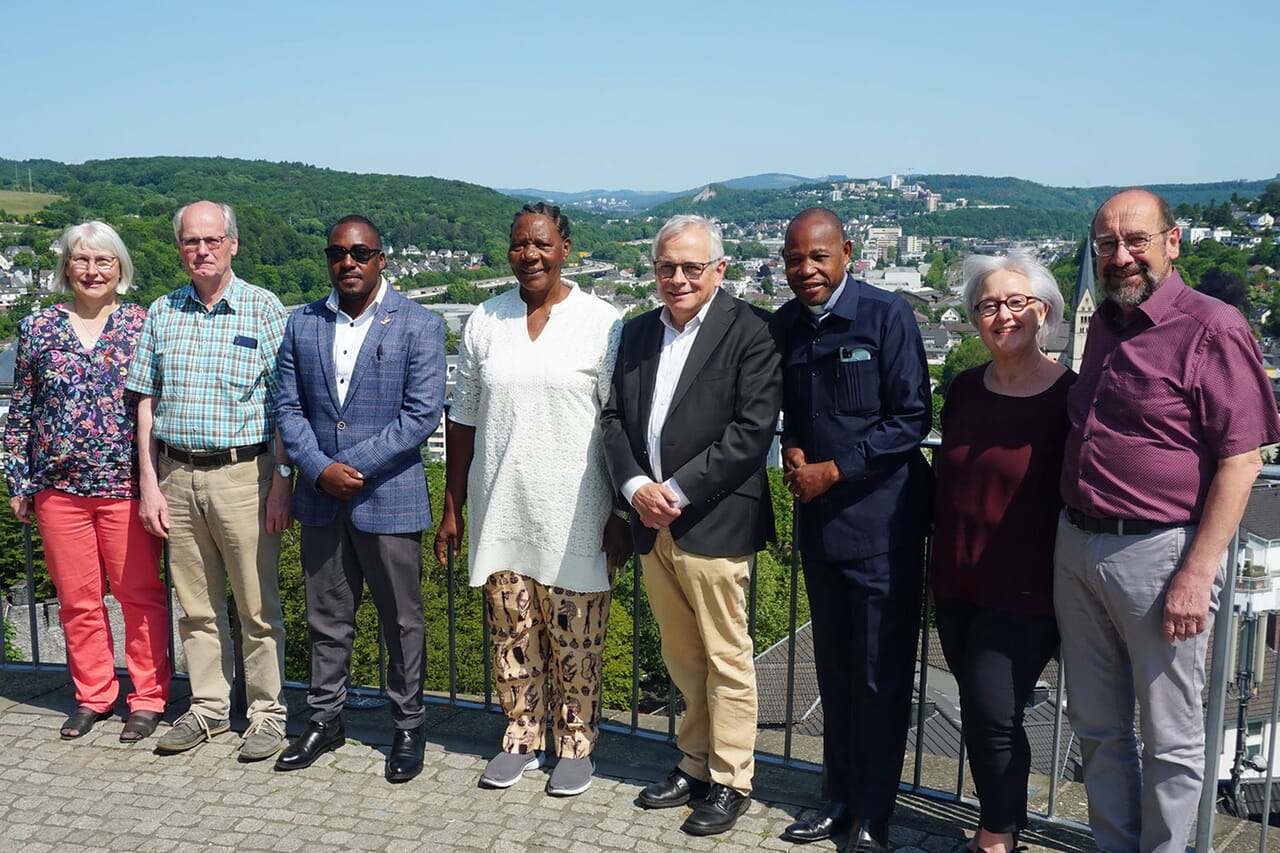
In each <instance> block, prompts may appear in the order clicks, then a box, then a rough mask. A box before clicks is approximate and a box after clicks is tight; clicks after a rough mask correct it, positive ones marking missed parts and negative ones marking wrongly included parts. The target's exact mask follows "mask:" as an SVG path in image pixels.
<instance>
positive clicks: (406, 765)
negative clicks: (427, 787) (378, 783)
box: [387, 726, 425, 782]
mask: <svg viewBox="0 0 1280 853" xmlns="http://www.w3.org/2000/svg"><path fill="white" fill-rule="evenodd" d="M424 740H425V738H424V736H423V733H422V726H418V727H417V728H416V729H396V733H395V736H394V737H392V739H391V754H390V755H389V756H387V781H388V782H408V781H409V780H410V779H412V778H413V777H414V776H417V775H418V774H419V773H421V772H422V748H423V743H424Z"/></svg>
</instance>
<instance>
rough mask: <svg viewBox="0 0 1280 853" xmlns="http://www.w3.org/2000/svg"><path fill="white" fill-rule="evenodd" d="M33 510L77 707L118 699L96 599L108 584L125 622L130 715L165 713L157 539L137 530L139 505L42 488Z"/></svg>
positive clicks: (107, 632)
mask: <svg viewBox="0 0 1280 853" xmlns="http://www.w3.org/2000/svg"><path fill="white" fill-rule="evenodd" d="M35 508H36V524H37V525H39V527H40V538H41V540H42V541H43V542H44V554H45V562H46V564H47V565H48V567H49V576H50V578H52V579H53V585H54V587H55V588H56V589H57V591H58V604H59V605H60V609H59V611H58V616H59V617H60V618H61V620H62V631H63V633H64V635H65V636H66V641H67V665H68V668H69V669H70V670H71V681H72V682H73V683H74V684H75V688H76V701H77V702H79V703H80V704H81V705H84V706H85V707H86V708H90V709H92V710H94V711H106V710H109V709H110V708H111V707H112V706H113V705H114V704H115V701H116V697H117V696H118V695H119V692H120V685H119V683H118V682H117V680H116V669H115V648H114V644H113V640H112V637H111V623H110V622H109V621H108V617H107V607H106V604H104V603H103V600H102V598H103V596H104V595H106V593H107V583H108V580H110V584H111V592H112V594H114V595H115V597H116V600H117V601H118V602H120V609H121V611H122V613H123V615H124V638H125V646H124V659H125V665H126V666H127V667H128V669H129V677H130V678H131V679H132V680H133V692H132V693H130V694H129V699H128V701H129V710H130V711H160V712H163V711H164V706H165V702H166V701H168V699H169V672H170V669H169V642H168V641H169V610H168V607H167V606H166V602H165V587H164V583H163V582H162V581H161V580H160V571H159V565H160V563H159V557H160V542H161V540H159V539H157V538H156V537H154V536H152V535H151V534H149V533H147V532H146V531H145V530H143V529H142V522H141V521H140V520H139V519H138V502H137V501H135V500H129V499H128V498H85V497H80V496H78V495H71V494H67V493H66V492H59V491H56V490H54V489H46V490H45V491H43V492H40V493H39V494H37V495H36V496H35Z"/></svg>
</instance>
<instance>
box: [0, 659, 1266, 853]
mask: <svg viewBox="0 0 1280 853" xmlns="http://www.w3.org/2000/svg"><path fill="white" fill-rule="evenodd" d="M177 684H178V683H176V682H175V687H177ZM182 688H183V689H185V683H183V684H182ZM288 698H289V704H290V708H291V710H292V714H291V717H290V722H289V732H290V734H291V735H294V734H297V733H298V732H300V731H301V730H302V729H303V728H304V726H305V720H306V713H305V698H304V696H303V695H302V694H301V692H298V691H291V692H290V695H289V697H288ZM74 706H75V703H74V699H73V697H72V693H71V687H70V684H69V681H68V679H67V677H66V675H65V673H56V672H55V673H48V672H42V673H31V672H25V671H14V670H0V850H5V851H23V853H40V851H55V850H56V851H61V850H67V849H75V850H86V851H89V850H104V851H123V850H130V851H133V850H137V851H151V850H155V851H170V850H181V851H186V850H192V851H194V850H202V851H204V850H227V851H232V850H234V851H250V850H272V851H293V850H304V849H307V850H313V849H324V850H385V851H421V850H428V851H436V850H442V851H445V850H455V851H494V853H535V851H571V853H578V851H584V853H585V852H586V851H635V853H665V851H669V850H714V851H739V850H774V851H795V850H797V848H796V847H794V846H793V845H791V844H788V843H786V842H784V841H781V840H780V839H779V838H778V835H779V833H780V832H781V831H782V829H783V827H785V826H786V825H787V824H788V823H789V822H791V821H792V820H794V819H795V816H796V815H798V814H801V813H802V812H804V809H805V807H806V806H807V805H810V804H812V803H813V801H814V797H815V795H816V784H817V780H816V777H815V776H814V775H813V774H811V773H805V772H802V771H799V770H795V769H789V768H780V767H770V766H761V769H760V772H759V773H758V777H757V784H758V790H757V797H756V801H755V802H754V803H753V804H752V806H751V808H750V810H749V811H748V812H747V814H746V815H744V816H743V817H742V818H741V819H740V820H739V821H738V824H737V826H735V827H734V829H732V830H731V831H729V832H727V833H725V834H723V835H721V836H717V837H712V838H693V837H690V836H687V835H684V834H683V833H681V832H680V831H679V828H678V827H679V824H680V822H681V821H682V820H683V819H684V816H685V815H687V814H688V810H687V809H670V810H666V811H645V810H643V809H640V808H638V807H637V806H636V804H635V797H636V794H637V793H638V792H639V790H640V788H642V787H643V786H644V785H645V784H647V783H648V782H649V781H652V780H655V779H659V778H662V777H663V776H664V775H665V773H666V771H667V770H668V768H669V767H670V766H671V765H672V764H673V763H674V761H675V753H674V751H673V750H672V749H671V747H669V746H667V745H665V744H662V743H657V742H653V741H650V740H646V739H644V738H639V737H630V736H626V735H620V734H613V733H609V732H606V733H604V734H603V735H602V739H601V744H600V746H599V747H598V749H597V753H596V755H597V759H598V763H599V768H598V771H597V776H596V779H595V781H594V783H593V784H592V786H591V788H590V790H588V791H587V792H586V793H584V794H582V795H580V796H577V797H570V798H563V799H561V798H554V797H548V796H546V794H545V793H544V791H543V787H544V785H545V783H546V779H547V771H546V770H542V771H538V772H533V773H528V774H526V775H525V778H524V779H523V780H521V781H520V782H519V783H518V784H517V785H515V786H514V787H513V788H510V789H507V790H505V791H489V790H483V789H480V788H477V787H476V779H477V778H478V776H479V774H480V771H481V770H482V769H483V768H484V764H485V761H486V760H487V758H488V757H489V753H490V752H491V750H492V749H493V745H494V744H496V743H497V742H498V739H499V735H500V732H501V727H502V724H501V720H500V719H498V718H497V716H496V715H495V714H492V713H487V712H485V711H482V710H467V709H459V708H445V707H433V708H431V709H430V711H429V714H428V721H427V726H428V728H427V760H426V766H425V768H424V770H423V773H422V775H421V776H419V777H418V778H417V779H414V780H413V781H411V782H409V783H407V784H403V785H390V784H388V783H387V782H386V781H385V780H384V779H383V776H382V768H383V762H384V760H385V758H386V752H387V743H388V741H389V739H390V728H391V724H390V720H389V716H388V713H387V710H386V709H385V708H376V709H371V710H349V711H348V713H346V714H344V719H345V721H346V726H347V735H348V738H349V740H348V742H347V744H346V745H345V746H343V747H342V748H341V749H339V750H337V751H336V752H333V753H330V754H328V755H326V756H325V757H324V758H322V759H321V760H320V761H319V762H317V763H316V764H315V765H313V766H312V767H310V768H308V769H306V770H301V771H296V772H293V773H289V774H283V773H276V772H274V771H273V770H272V768H271V765H272V762H271V761H270V760H267V761H263V762H257V763H251V764H246V763H240V762H238V761H237V760H236V758H235V750H236V746H237V745H238V743H239V740H240V738H239V736H238V735H237V734H235V733H228V734H224V735H220V736H218V737H217V738H215V739H214V740H213V741H212V742H210V743H206V744H203V745H201V746H199V747H197V748H195V749H194V750H192V751H190V752H188V753H184V754H181V755H176V756H161V755H157V754H156V753H155V752H154V751H153V749H152V743H151V742H149V741H143V742H141V743H140V744H136V745H125V744H121V743H120V742H119V740H118V738H119V734H120V729H121V725H122V722H123V721H122V719H121V718H120V717H119V716H116V717H114V718H112V719H111V720H108V721H106V722H103V723H99V724H98V725H97V726H96V727H95V729H94V730H93V732H91V733H90V734H89V735H87V736H85V737H84V738H82V739H80V740H75V741H66V742H64V741H61V740H59V739H58V727H59V725H60V724H61V722H62V720H63V719H64V718H65V716H66V715H67V714H68V713H69V712H70V711H71V710H72V709H73V708H74ZM185 706H186V701H185V696H181V695H180V696H175V701H174V703H173V707H175V708H178V709H181V708H184V707H185ZM120 710H123V703H121V704H120ZM174 716H175V714H173V713H171V714H170V715H169V718H170V719H172V718H173V717H174ZM233 726H235V727H236V728H237V729H241V730H242V729H243V720H241V721H240V724H239V725H238V726H236V725H235V721H233ZM974 817H975V815H974V812H973V810H972V809H971V808H970V807H968V806H965V805H963V804H957V803H950V802H939V801H937V800H931V799H928V798H925V797H917V796H909V795H907V796H903V797H902V798H901V799H900V804H899V808H898V812H897V815H896V817H895V825H894V827H893V829H892V832H891V838H890V841H891V843H892V846H893V847H895V848H896V849H897V850H899V851H904V853H917V851H927V853H949V851H950V850H951V849H952V848H953V847H954V846H955V845H956V843H957V842H958V841H959V840H960V839H961V837H962V836H963V835H964V834H965V833H968V832H971V831H972V829H973V826H974ZM1254 837H1255V838H1256V835H1255V836H1254ZM1026 840H1027V841H1028V842H1029V843H1030V845H1031V849H1032V850H1054V851H1087V850H1093V849H1094V847H1093V844H1092V840H1091V839H1090V838H1089V837H1088V835H1087V834H1085V833H1082V832H1079V831H1076V830H1074V829H1072V828H1070V827H1065V826H1062V825H1049V824H1037V825H1036V827H1035V831H1034V832H1031V833H1029V837H1028V838H1027V839H1026ZM1254 845H1255V846H1254V848H1253V849H1256V841H1255V842H1254ZM833 849H835V844H834V843H831V842H824V843H819V844H815V845H812V846H810V847H809V848H807V850H806V853H808V851H814V853H817V851H823V850H833ZM1219 849H1222V848H1221V847H1220V848H1219ZM1242 849H1244V848H1242Z"/></svg>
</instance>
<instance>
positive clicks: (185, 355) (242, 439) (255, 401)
mask: <svg viewBox="0 0 1280 853" xmlns="http://www.w3.org/2000/svg"><path fill="white" fill-rule="evenodd" d="M285 319H286V316H285V311H284V307H283V306H282V305H281V304H280V300H279V299H277V298H276V297H275V296H274V295H273V294H271V293H269V292H267V291H265V290H263V289H262V288H260V287H254V286H253V285H252V284H249V283H248V282H246V281H243V280H241V279H240V278H235V277H233V278H232V280H231V284H229V285H228V286H227V289H226V291H225V292H224V293H223V295H222V298H221V299H220V300H218V302H217V303H216V304H215V305H214V306H213V308H212V309H206V308H205V305H204V303H203V302H201V301H200V299H199V297H198V296H197V295H196V293H195V289H194V287H192V286H191V285H187V286H186V287H183V288H180V289H178V290H175V291H173V292H172V293H169V294H167V295H165V296H162V297H160V298H159V299H157V300H156V301H155V302H154V303H152V305H151V309H150V310H149V311H148V312H147V321H146V323H145V325H144V326H143V327H142V339H141V340H140V341H138V349H137V352H136V353H135V354H134V357H133V364H132V366H131V368H130V370H129V379H128V383H127V386H126V387H127V388H128V389H129V390H130V391H136V392H138V393H139V394H146V395H150V396H153V397H156V398H157V401H156V416H155V426H154V435H155V437H156V438H158V439H160V440H161V441H163V442H164V443H165V444H168V445H171V446H173V447H176V448H178V449H180V450H185V451H188V452H196V453H205V452H212V451H218V450H226V449H227V448H229V447H239V446H241V445H246V444H257V443H259V442H262V441H267V440H269V439H271V438H272V436H273V435H274V433H275V399H276V352H277V350H279V349H280V341H281V339H282V338H283V337H284V327H285Z"/></svg>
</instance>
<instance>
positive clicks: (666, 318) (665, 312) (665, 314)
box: [658, 286, 720, 335]
mask: <svg viewBox="0 0 1280 853" xmlns="http://www.w3.org/2000/svg"><path fill="white" fill-rule="evenodd" d="M719 298H720V287H719V286H717V287H716V292H715V293H713V294H711V298H710V299H708V300H707V302H706V304H705V305H703V306H702V308H701V310H699V311H698V313H697V314H695V315H694V316H693V317H692V318H691V319H690V320H689V322H687V323H685V324H684V332H682V331H680V330H679V329H677V328H676V325H675V321H674V320H672V319H671V309H670V308H668V307H667V306H665V305H663V306H662V312H661V313H660V314H658V319H659V320H661V321H662V325H664V326H666V327H667V328H668V329H670V330H671V331H672V332H673V333H674V334H677V335H682V334H684V333H685V332H688V331H691V330H693V329H696V328H698V327H699V326H701V325H702V321H703V320H705V319H707V312H708V311H710V310H711V305H712V303H713V302H715V301H716V300H717V299H719Z"/></svg>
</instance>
